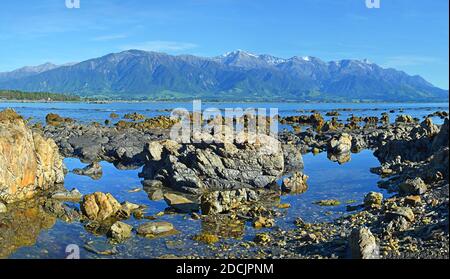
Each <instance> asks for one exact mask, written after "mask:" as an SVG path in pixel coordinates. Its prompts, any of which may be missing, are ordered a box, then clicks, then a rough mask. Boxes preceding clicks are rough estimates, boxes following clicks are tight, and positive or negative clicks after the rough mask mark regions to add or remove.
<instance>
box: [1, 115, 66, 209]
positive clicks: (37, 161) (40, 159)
mask: <svg viewBox="0 0 450 279" xmlns="http://www.w3.org/2000/svg"><path fill="white" fill-rule="evenodd" d="M62 182H64V167H63V161H62V158H61V156H60V155H59V151H58V147H57V146H56V144H55V142H54V141H53V140H52V139H45V138H44V137H43V136H41V135H40V134H39V133H38V132H34V131H32V130H31V129H30V128H28V127H27V125H26V122H25V121H24V120H23V118H22V117H21V116H19V115H18V114H17V113H16V112H15V111H13V110H5V111H3V112H0V200H2V201H4V202H6V203H11V202H16V201H19V200H23V199H27V198H30V197H32V196H34V195H35V194H36V193H37V192H39V191H41V190H46V189H49V188H50V187H51V186H53V185H54V184H57V183H62Z"/></svg>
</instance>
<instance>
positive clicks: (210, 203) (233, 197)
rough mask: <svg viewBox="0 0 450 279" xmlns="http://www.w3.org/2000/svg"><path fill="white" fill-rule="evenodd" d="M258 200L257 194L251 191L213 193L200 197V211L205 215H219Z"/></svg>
mask: <svg viewBox="0 0 450 279" xmlns="http://www.w3.org/2000/svg"><path fill="white" fill-rule="evenodd" d="M258 200H259V197H258V194H257V193H256V192H255V191H254V190H251V189H237V190H231V191H214V192H209V193H205V194H203V195H202V197H201V209H202V213H203V214H205V215H209V214H220V213H226V212H230V211H233V210H236V209H238V208H242V207H245V206H246V205H247V206H248V204H249V203H254V202H256V201H258Z"/></svg>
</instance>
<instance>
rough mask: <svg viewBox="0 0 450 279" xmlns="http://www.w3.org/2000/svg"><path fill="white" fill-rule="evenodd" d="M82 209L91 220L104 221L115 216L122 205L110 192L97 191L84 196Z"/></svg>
mask: <svg viewBox="0 0 450 279" xmlns="http://www.w3.org/2000/svg"><path fill="white" fill-rule="evenodd" d="M80 207H81V211H82V212H83V214H84V215H85V216H86V217H87V218H88V219H89V220H96V221H104V220H106V219H108V218H110V217H115V216H116V214H117V213H118V211H119V210H120V209H122V206H121V205H120V203H119V202H118V201H117V200H116V199H115V198H114V197H113V196H112V195H111V194H110V193H106V194H105V193H102V192H95V193H93V194H89V195H86V196H84V197H83V201H82V202H81V206H80Z"/></svg>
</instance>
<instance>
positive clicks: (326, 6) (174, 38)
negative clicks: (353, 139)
mask: <svg viewBox="0 0 450 279" xmlns="http://www.w3.org/2000/svg"><path fill="white" fill-rule="evenodd" d="M80 2H81V7H80V9H67V8H66V6H65V0H39V1H37V0H15V1H12V0H10V1H1V3H0V71H9V70H13V69H15V68H18V67H22V66H25V65H37V64H42V63H44V62H47V61H50V62H53V63H57V64H61V63H66V62H75V61H82V60H86V59H89V58H94V57H98V56H102V55H105V54H107V53H111V52H119V51H122V50H125V49H132V48H133V49H144V50H154V51H161V52H166V53H170V54H184V53H189V54H194V55H201V56H215V55H219V54H222V53H225V52H228V51H231V50H236V49H243V50H247V51H250V52H253V53H258V54H262V53H267V54H273V55H275V56H279V57H285V58H287V57H292V56H295V55H298V56H306V55H310V56H316V57H319V58H321V59H323V60H325V61H329V60H338V59H347V58H350V59H365V58H367V59H369V60H370V61H371V62H375V63H377V64H379V65H381V66H384V67H393V68H396V69H400V70H404V71H405V72H407V73H409V74H419V75H421V76H423V77H424V78H425V79H427V80H428V81H430V82H431V83H433V84H435V85H437V86H439V87H441V88H445V89H448V88H449V81H448V75H449V72H448V60H449V57H448V48H449V38H448V33H449V30H448V20H449V18H448V8H449V7H448V5H449V1H448V0H432V1H426V0H380V3H381V7H380V8H379V9H368V8H366V4H365V0H283V1H280V0H127V1H125V0H80Z"/></svg>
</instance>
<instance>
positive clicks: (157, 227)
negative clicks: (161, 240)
mask: <svg viewBox="0 0 450 279" xmlns="http://www.w3.org/2000/svg"><path fill="white" fill-rule="evenodd" d="M137 233H138V234H139V235H141V236H144V237H147V238H153V237H157V236H164V235H171V234H174V233H176V230H175V227H174V226H173V225H172V224H171V223H169V222H148V223H145V224H142V225H140V226H139V227H138V228H137Z"/></svg>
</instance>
